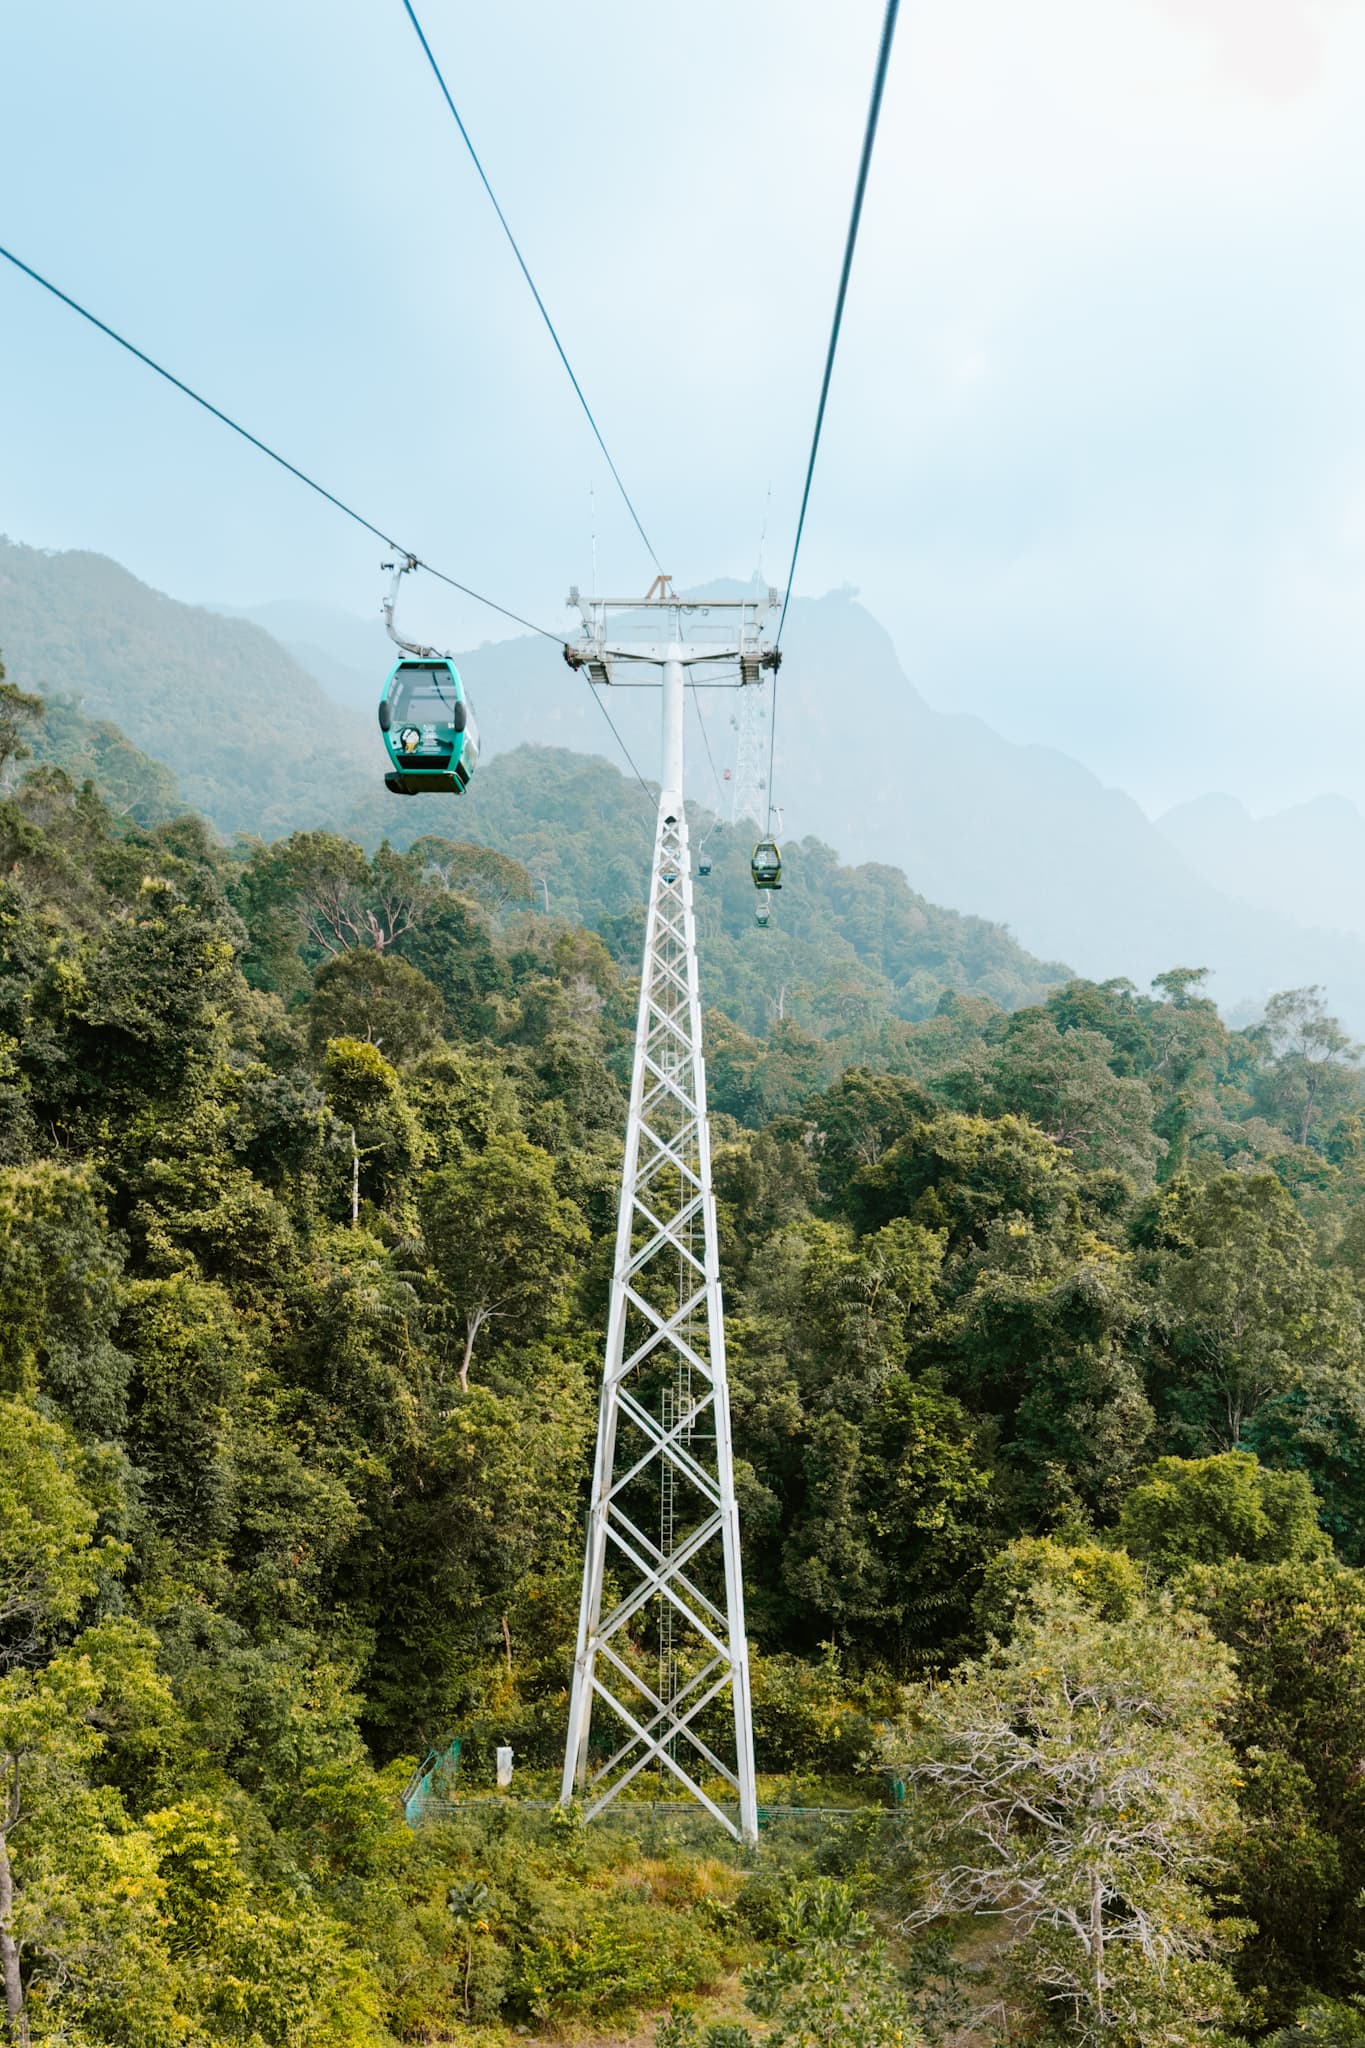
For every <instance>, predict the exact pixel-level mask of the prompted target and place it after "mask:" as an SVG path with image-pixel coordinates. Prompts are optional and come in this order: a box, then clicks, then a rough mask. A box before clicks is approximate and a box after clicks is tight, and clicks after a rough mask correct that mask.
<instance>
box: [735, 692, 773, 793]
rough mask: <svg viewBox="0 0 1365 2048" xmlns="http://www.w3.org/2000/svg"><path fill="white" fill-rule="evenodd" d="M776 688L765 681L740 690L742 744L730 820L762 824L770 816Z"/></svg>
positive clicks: (737, 750)
mask: <svg viewBox="0 0 1365 2048" xmlns="http://www.w3.org/2000/svg"><path fill="white" fill-rule="evenodd" d="M772 714H773V705H772V691H771V689H770V688H769V686H768V683H767V681H766V679H765V680H762V681H759V682H757V683H755V684H754V686H753V688H752V689H748V690H741V691H740V693H739V744H738V746H737V747H736V749H735V779H734V784H733V794H732V796H731V799H730V823H731V824H732V825H738V824H739V823H740V822H741V820H743V819H745V818H748V819H750V820H752V822H753V823H754V824H755V825H759V826H762V825H763V823H764V821H765V819H766V818H767V816H768V735H769V733H770V731H771V727H770V725H769V720H770V719H771V717H772Z"/></svg>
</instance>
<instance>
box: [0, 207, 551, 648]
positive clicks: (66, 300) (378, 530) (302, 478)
mask: <svg viewBox="0 0 1365 2048" xmlns="http://www.w3.org/2000/svg"><path fill="white" fill-rule="evenodd" d="M0 256H3V257H4V259H5V261H6V262H7V263H12V264H13V265H14V268H15V269H16V270H21V271H22V272H23V273H24V276H25V277H29V278H32V280H33V282H34V283H35V284H39V285H41V286H42V288H43V290H44V291H45V292H50V293H51V294H52V296H53V298H54V299H60V300H61V302H62V304H63V305H64V306H69V307H70V308H71V310H72V312H73V313H79V314H80V316H81V318H82V320H88V321H89V323H90V325H91V326H92V327H96V328H98V329H99V331H100V333H101V334H104V335H107V336H108V338H109V340H110V341H113V342H117V343H118V346H119V347H120V348H121V349H126V350H127V352H128V354H129V355H130V356H136V358H137V360H138V361H139V362H140V363H145V365H146V366H147V368H148V369H149V370H155V372H156V374H157V376H158V377H163V378H164V379H165V381H166V382H167V383H168V384H173V385H174V386H175V389H176V390H177V391H180V392H183V393H184V395H185V397H186V398H191V399H193V401H194V403H195V404H196V405H198V406H202V407H203V409H204V411H205V412H207V413H212V415H213V417H214V419H216V420H221V422H222V424H223V425H224V426H225V427H230V428H231V429H232V431H233V433H234V434H240V436H241V438H242V439H243V440H244V441H249V442H250V444H251V446H252V447H253V448H258V449H259V450H260V452H261V454H262V455H268V456H269V457H270V460H271V461H272V462H275V463H278V464H279V466H280V468H281V469H287V470H288V472H289V474H290V476H294V477H297V478H298V480H299V482H300V483H301V484H307V486H308V488H309V490H310V491H316V493H317V495H318V496H319V497H320V498H325V499H326V500H327V503H328V504H329V505H335V506H336V509H337V511H338V512H344V513H345V515H346V517H347V518H348V519H353V520H354V521H355V523H356V525H357V526H363V527H364V529H365V531H366V532H367V533H372V534H373V535H374V536H375V539H376V540H381V541H383V543H384V545H385V547H386V548H394V549H395V550H396V552H397V553H399V554H403V555H410V556H411V559H412V560H413V561H414V562H415V563H416V565H417V567H418V568H419V569H425V570H426V572H427V574H428V576H434V577H435V578H436V579H437V581H438V582H439V583H447V584H449V586H450V588H451V589H452V590H458V591H459V592H460V593H461V595H462V596H464V597H472V598H473V599H474V602H475V603H476V604H482V605H486V606H487V607H488V609H489V611H494V612H499V613H500V614H501V615H502V617H503V618H504V619H510V620H511V621H512V623H513V625H515V626H524V627H525V628H526V630H527V631H528V632H529V633H539V634H540V636H541V638H542V639H544V640H553V641H554V642H555V644H556V646H560V645H562V643H563V639H564V635H563V634H562V633H551V632H550V631H549V630H548V629H547V628H546V627H544V626H538V625H537V624H536V623H535V621H534V619H524V618H523V617H522V615H521V613H520V612H514V611H510V610H509V609H508V607H507V606H506V605H505V604H498V603H497V601H496V600H495V599H494V598H491V597H485V596H484V595H483V592H482V591H480V590H472V589H471V588H470V586H469V585H468V584H467V583H461V582H459V581H458V580H457V579H456V578H455V577H454V576H447V574H446V573H445V571H444V569H438V568H436V567H435V565H434V564H433V563H431V562H427V561H424V560H423V559H422V557H421V556H420V555H413V554H412V551H411V549H409V548H404V547H400V546H399V545H398V543H397V542H396V541H395V540H394V539H393V536H392V535H391V534H388V533H386V532H385V531H384V528H383V527H382V526H376V525H375V524H374V521H373V520H371V519H366V518H365V516H364V514H363V513H361V512H357V511H356V509H355V507H354V505H348V504H347V503H346V500H345V499H344V498H339V497H337V495H336V493H335V491H329V490H328V489H327V487H326V485H325V484H320V483H319V482H318V481H317V479H316V478H315V477H311V476H309V474H308V472H307V471H306V470H303V469H300V468H299V467H298V465H297V464H296V463H293V462H290V461H289V460H288V458H287V457H286V456H283V455H281V454H280V453H279V452H278V450H276V449H274V448H272V447H271V446H270V444H269V442H267V441H262V440H261V439H260V437H259V435H257V434H253V433H252V432H251V431H250V429H249V428H247V427H244V426H242V425H241V423H240V422H239V421H238V420H235V419H233V417H232V415H231V414H230V413H226V412H224V411H223V409H222V407H221V406H217V405H214V404H213V402H212V400H210V399H207V398H204V397H203V396H201V394H200V393H199V392H198V391H196V390H195V389H194V388H193V386H192V385H189V384H186V383H185V381H184V379H183V378H180V377H177V376H176V375H175V374H174V372H173V371H171V370H168V369H166V368H165V367H164V365H163V364H161V363H158V362H157V361H156V359H155V357H153V356H149V355H148V354H147V352H146V351H145V349H140V348H139V347H138V346H137V344H136V343H135V342H131V341H129V340H128V339H127V338H126V337H125V336H124V335H122V334H120V333H119V332H118V330H117V328H114V327H111V326H110V325H109V323H108V321H106V320H101V319H100V317H99V315H98V314H97V313H92V312H91V311H90V309H89V307H88V306H83V305H81V303H80V301H79V300H78V299H73V298H72V297H71V295H70V293H69V292H64V291H63V290H62V289H61V287H60V285H55V284H53V282H52V280H51V279H50V278H47V277H44V276H43V274H42V272H41V271H39V270H35V269H34V268H33V266H32V264H31V263H25V262H24V260H23V258H22V257H20V256H16V255H15V253H14V251H13V250H12V249H6V248H5V247H4V245H3V244H0Z"/></svg>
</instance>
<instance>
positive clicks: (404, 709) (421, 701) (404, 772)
mask: <svg viewBox="0 0 1365 2048" xmlns="http://www.w3.org/2000/svg"><path fill="white" fill-rule="evenodd" d="M379 730H380V731H381V732H382V733H383V735H384V745H385V746H386V747H387V748H388V753H389V759H390V761H391V762H392V763H393V768H392V770H391V772H390V773H389V774H387V775H386V776H385V777H384V787H385V788H386V789H390V790H392V791H393V793H394V795H395V796H422V795H424V794H426V793H427V792H428V791H436V792H441V791H444V792H445V793H446V794H456V795H458V794H459V792H460V791H462V790H465V789H468V787H469V780H470V777H471V776H472V775H473V773H474V769H475V767H476V766H477V764H478V759H479V731H478V727H477V725H476V724H475V722H474V713H473V707H472V706H471V704H470V702H469V699H468V697H467V696H466V694H465V687H464V684H463V683H462V682H461V680H460V671H459V670H458V669H457V668H456V666H455V664H454V662H453V661H448V660H447V659H446V658H445V657H444V656H434V657H430V658H426V659H423V660H420V661H416V660H413V659H411V658H410V657H409V658H405V659H404V660H402V661H400V662H398V663H397V664H396V666H395V667H394V669H393V670H392V672H391V673H390V675H389V678H388V680H387V682H386V683H385V685H384V694H383V696H382V697H381V698H380V700H379Z"/></svg>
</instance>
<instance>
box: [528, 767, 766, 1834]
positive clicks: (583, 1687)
mask: <svg viewBox="0 0 1365 2048" xmlns="http://www.w3.org/2000/svg"><path fill="white" fill-rule="evenodd" d="M651 1767H652V1768H653V1770H654V1771H656V1772H657V1773H659V1774H660V1775H661V1776H662V1777H663V1778H664V1779H665V1780H667V1781H668V1782H670V1783H672V1784H673V1786H674V1790H675V1793H676V1791H677V1790H678V1788H679V1787H681V1788H682V1789H683V1790H685V1792H686V1793H687V1794H688V1795H689V1796H690V1797H692V1798H695V1799H697V1800H698V1801H700V1803H701V1804H702V1805H703V1806H704V1807H706V1808H707V1809H708V1810H709V1811H710V1812H711V1813H712V1814H713V1815H714V1816H715V1818H716V1819H717V1820H718V1821H720V1822H721V1823H722V1824H723V1825H724V1826H725V1827H727V1828H728V1829H729V1830H730V1832H731V1833H732V1834H735V1835H739V1836H742V1837H744V1838H746V1839H749V1840H752V1839H753V1838H754V1836H755V1834H756V1832H757V1809H756V1805H755V1791H754V1764H753V1732H752V1719H751V1712H750V1701H749V1667H748V1656H747V1650H746V1645H745V1636H744V1594H743V1584H742V1579H741V1573H740V1550H739V1521H738V1515H737V1512H736V1508H735V1489H734V1461H733V1453H732V1449H731V1441H730V1402H729V1393H728V1388H727V1382H726V1371H725V1328H724V1322H723V1319H722V1309H721V1290H720V1267H719V1255H718V1246H717V1238H716V1214H715V1200H714V1196H713V1194H712V1189H711V1158H710V1137H709V1131H708V1126H707V1118H706V1076H705V1067H704V1062H703V1058H702V1041H701V1005H700V1000H699V993H698V981H697V956H696V941H695V928H694V925H693V917H692V881H691V874H690V869H689V860H688V847H687V826H686V821H685V819H684V817H683V813H682V804H681V802H680V801H679V800H678V798H677V797H676V796H669V795H668V794H667V793H666V794H665V796H664V797H663V799H662V800H661V802H660V806H659V821H658V829H657V833H656V837H655V847H654V869H653V877H652V881H651V887H650V902H649V917H648V924H647V930H646V938H645V955H644V971H643V977H642V982H641V990H640V1008H639V1016H638V1021H637V1024H636V1037H635V1064H634V1072H633V1077H632V1087H631V1100H630V1116H629V1122H628V1125H627V1131H626V1155H625V1162H624V1169H623V1176H622V1184H621V1203H620V1209H619V1213H618V1219H617V1237H616V1265H615V1271H614V1275H613V1279H612V1289H611V1307H610V1314H609V1320H608V1328H607V1349H606V1361H605V1369H604V1375H603V1385H602V1403H601V1412H600V1418H599V1425H598V1440H597V1460H596V1467H595V1472H594V1478H593V1493H592V1502H591V1507H590V1513H589V1526H588V1541H587V1558H586V1564H585V1570H584V1579H583V1603H582V1611H581V1614H580V1621H579V1636H578V1653H577V1659H576V1662H575V1667H574V1684H573V1698H572V1704H571V1709H570V1722H569V1740H568V1749H567V1753H566V1758H565V1768H564V1797H565V1798H566V1799H568V1798H569V1797H570V1796H571V1795H572V1794H573V1793H575V1792H577V1793H578V1794H579V1796H581V1797H582V1798H583V1800H584V1802H585V1810H586V1814H587V1817H588V1818H589V1819H591V1818H592V1817H593V1816H595V1815H596V1814H598V1813H600V1812H601V1811H602V1809H603V1808H604V1807H605V1806H607V1805H608V1804H609V1803H610V1802H611V1800H612V1799H614V1798H615V1796H616V1795H617V1793H619V1792H621V1791H623V1790H624V1789H625V1787H626V1786H627V1785H629V1784H630V1783H631V1782H632V1781H633V1780H635V1779H637V1778H638V1777H639V1775H640V1773H641V1772H643V1771H646V1770H648V1769H650V1768H651Z"/></svg>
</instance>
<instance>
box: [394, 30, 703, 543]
mask: <svg viewBox="0 0 1365 2048" xmlns="http://www.w3.org/2000/svg"><path fill="white" fill-rule="evenodd" d="M403 12H404V13H405V14H406V15H407V17H408V20H409V21H410V22H411V23H412V26H413V29H414V30H415V31H416V35H417V40H418V42H419V43H420V44H421V45H422V51H423V54H424V56H425V57H426V60H427V62H428V64H429V65H430V66H431V70H432V76H433V77H434V78H435V80H436V83H437V85H439V86H440V88H441V95H442V98H443V99H444V100H445V103H446V105H447V106H448V107H449V109H450V114H451V119H452V120H453V121H454V123H455V126H456V127H457V128H458V129H459V131H460V137H461V140H462V141H463V143H464V146H465V148H466V149H467V150H468V151H469V157H470V161H471V163H472V164H473V166H474V169H475V170H476V171H477V172H478V174H479V182H480V184H481V185H482V186H483V189H484V191H485V192H486V193H487V194H488V198H489V202H490V204H491V205H492V208H493V211H494V213H496V215H497V216H498V220H499V222H500V223H501V225H502V231H503V233H504V234H505V235H506V237H507V241H508V245H509V247H510V248H511V251H512V254H513V255H514V256H515V257H516V259H517V264H518V267H519V268H520V270H521V274H522V276H523V277H524V278H525V279H526V283H527V287H528V289H529V290H530V293H531V297H532V298H533V299H534V300H535V302H536V305H537V307H538V308H539V311H540V317H541V319H542V320H543V321H544V322H545V326H546V330H547V332H548V333H549V336H550V339H551V341H552V342H553V343H554V345H555V352H556V354H557V355H558V357H559V360H560V362H561V363H563V365H564V369H565V373H566V374H567V376H568V379H569V382H570V383H571V384H572V385H573V388H574V393H575V396H576V397H577V399H578V403H579V404H580V405H581V406H582V408H583V416H584V418H585V419H586V420H587V422H588V425H589V426H590V427H591V428H592V432H593V438H594V440H595V441H596V442H597V445H598V447H599V448H600V449H601V450H602V456H603V459H604V461H605V462H606V465H607V468H608V469H609V470H610V471H611V474H612V480H613V482H614V483H615V485H616V488H617V490H618V491H619V492H620V493H621V499H622V502H623V504H624V505H625V508H626V510H627V512H629V514H630V516H631V518H632V519H633V520H634V522H635V531H636V532H637V533H638V534H639V536H640V538H641V540H642V541H643V542H644V544H645V547H646V549H647V551H648V553H649V559H650V560H651V562H653V564H654V566H655V568H656V569H657V570H658V571H659V574H660V575H662V574H663V565H662V563H661V562H660V560H659V557H658V556H657V555H656V554H655V552H654V543H653V541H652V540H651V539H650V537H649V535H648V534H647V533H646V532H645V529H644V526H643V524H642V523H641V519H640V515H639V513H638V512H637V511H636V509H635V506H634V504H633V502H632V500H631V496H630V492H629V491H628V490H627V489H626V487H625V485H624V484H623V483H622V481H621V472H620V471H619V470H618V469H617V467H616V464H615V463H614V462H613V461H612V458H611V450H610V449H609V448H608V447H607V444H606V442H605V441H604V440H603V438H602V429H601V428H600V427H599V426H598V424H597V421H596V419H595V418H594V417H593V410H592V407H591V406H590V405H589V404H588V401H587V399H586V398H585V397H584V395H583V386H582V385H581V384H580V383H579V381H578V379H577V377H576V376H575V375H574V368H573V364H572V363H571V362H570V361H569V358H568V355H567V354H566V353H565V349H564V344H563V342H562V341H561V340H560V338H559V333H558V330H557V329H556V327H555V323H554V321H553V320H552V319H551V318H550V314H549V309H548V308H547V306H546V304H545V301H544V299H542V297H541V296H540V292H539V291H538V289H537V287H536V281H535V279H534V278H533V277H532V275H531V272H530V267H529V265H528V264H527V261H526V258H525V257H524V256H523V255H522V253H521V249H520V246H519V244H518V242H517V238H516V236H515V235H514V234H513V233H512V230H511V227H510V225H509V224H508V219H507V215H506V214H505V213H504V212H503V210H502V208H501V207H500V206H499V204H498V198H497V194H496V193H495V192H494V190H493V187H492V186H491V185H490V183H489V182H488V173H487V171H485V169H484V167H483V165H482V163H481V162H480V160H479V152H478V151H477V149H475V147H474V144H473V143H472V142H471V141H470V138H469V130H468V129H467V128H466V127H465V125H464V122H463V121H462V120H461V119H460V110H459V108H458V107H457V106H456V104H455V101H454V99H453V98H452V97H451V92H450V87H449V86H448V85H447V84H446V82H445V77H444V74H443V73H442V70H441V67H440V65H439V64H438V63H437V61H436V53H435V52H434V50H433V49H432V47H431V44H430V43H429V42H428V41H427V38H426V31H425V30H424V29H423V27H422V24H421V22H420V21H419V20H418V19H417V12H416V9H415V8H414V7H413V5H412V0H403Z"/></svg>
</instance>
